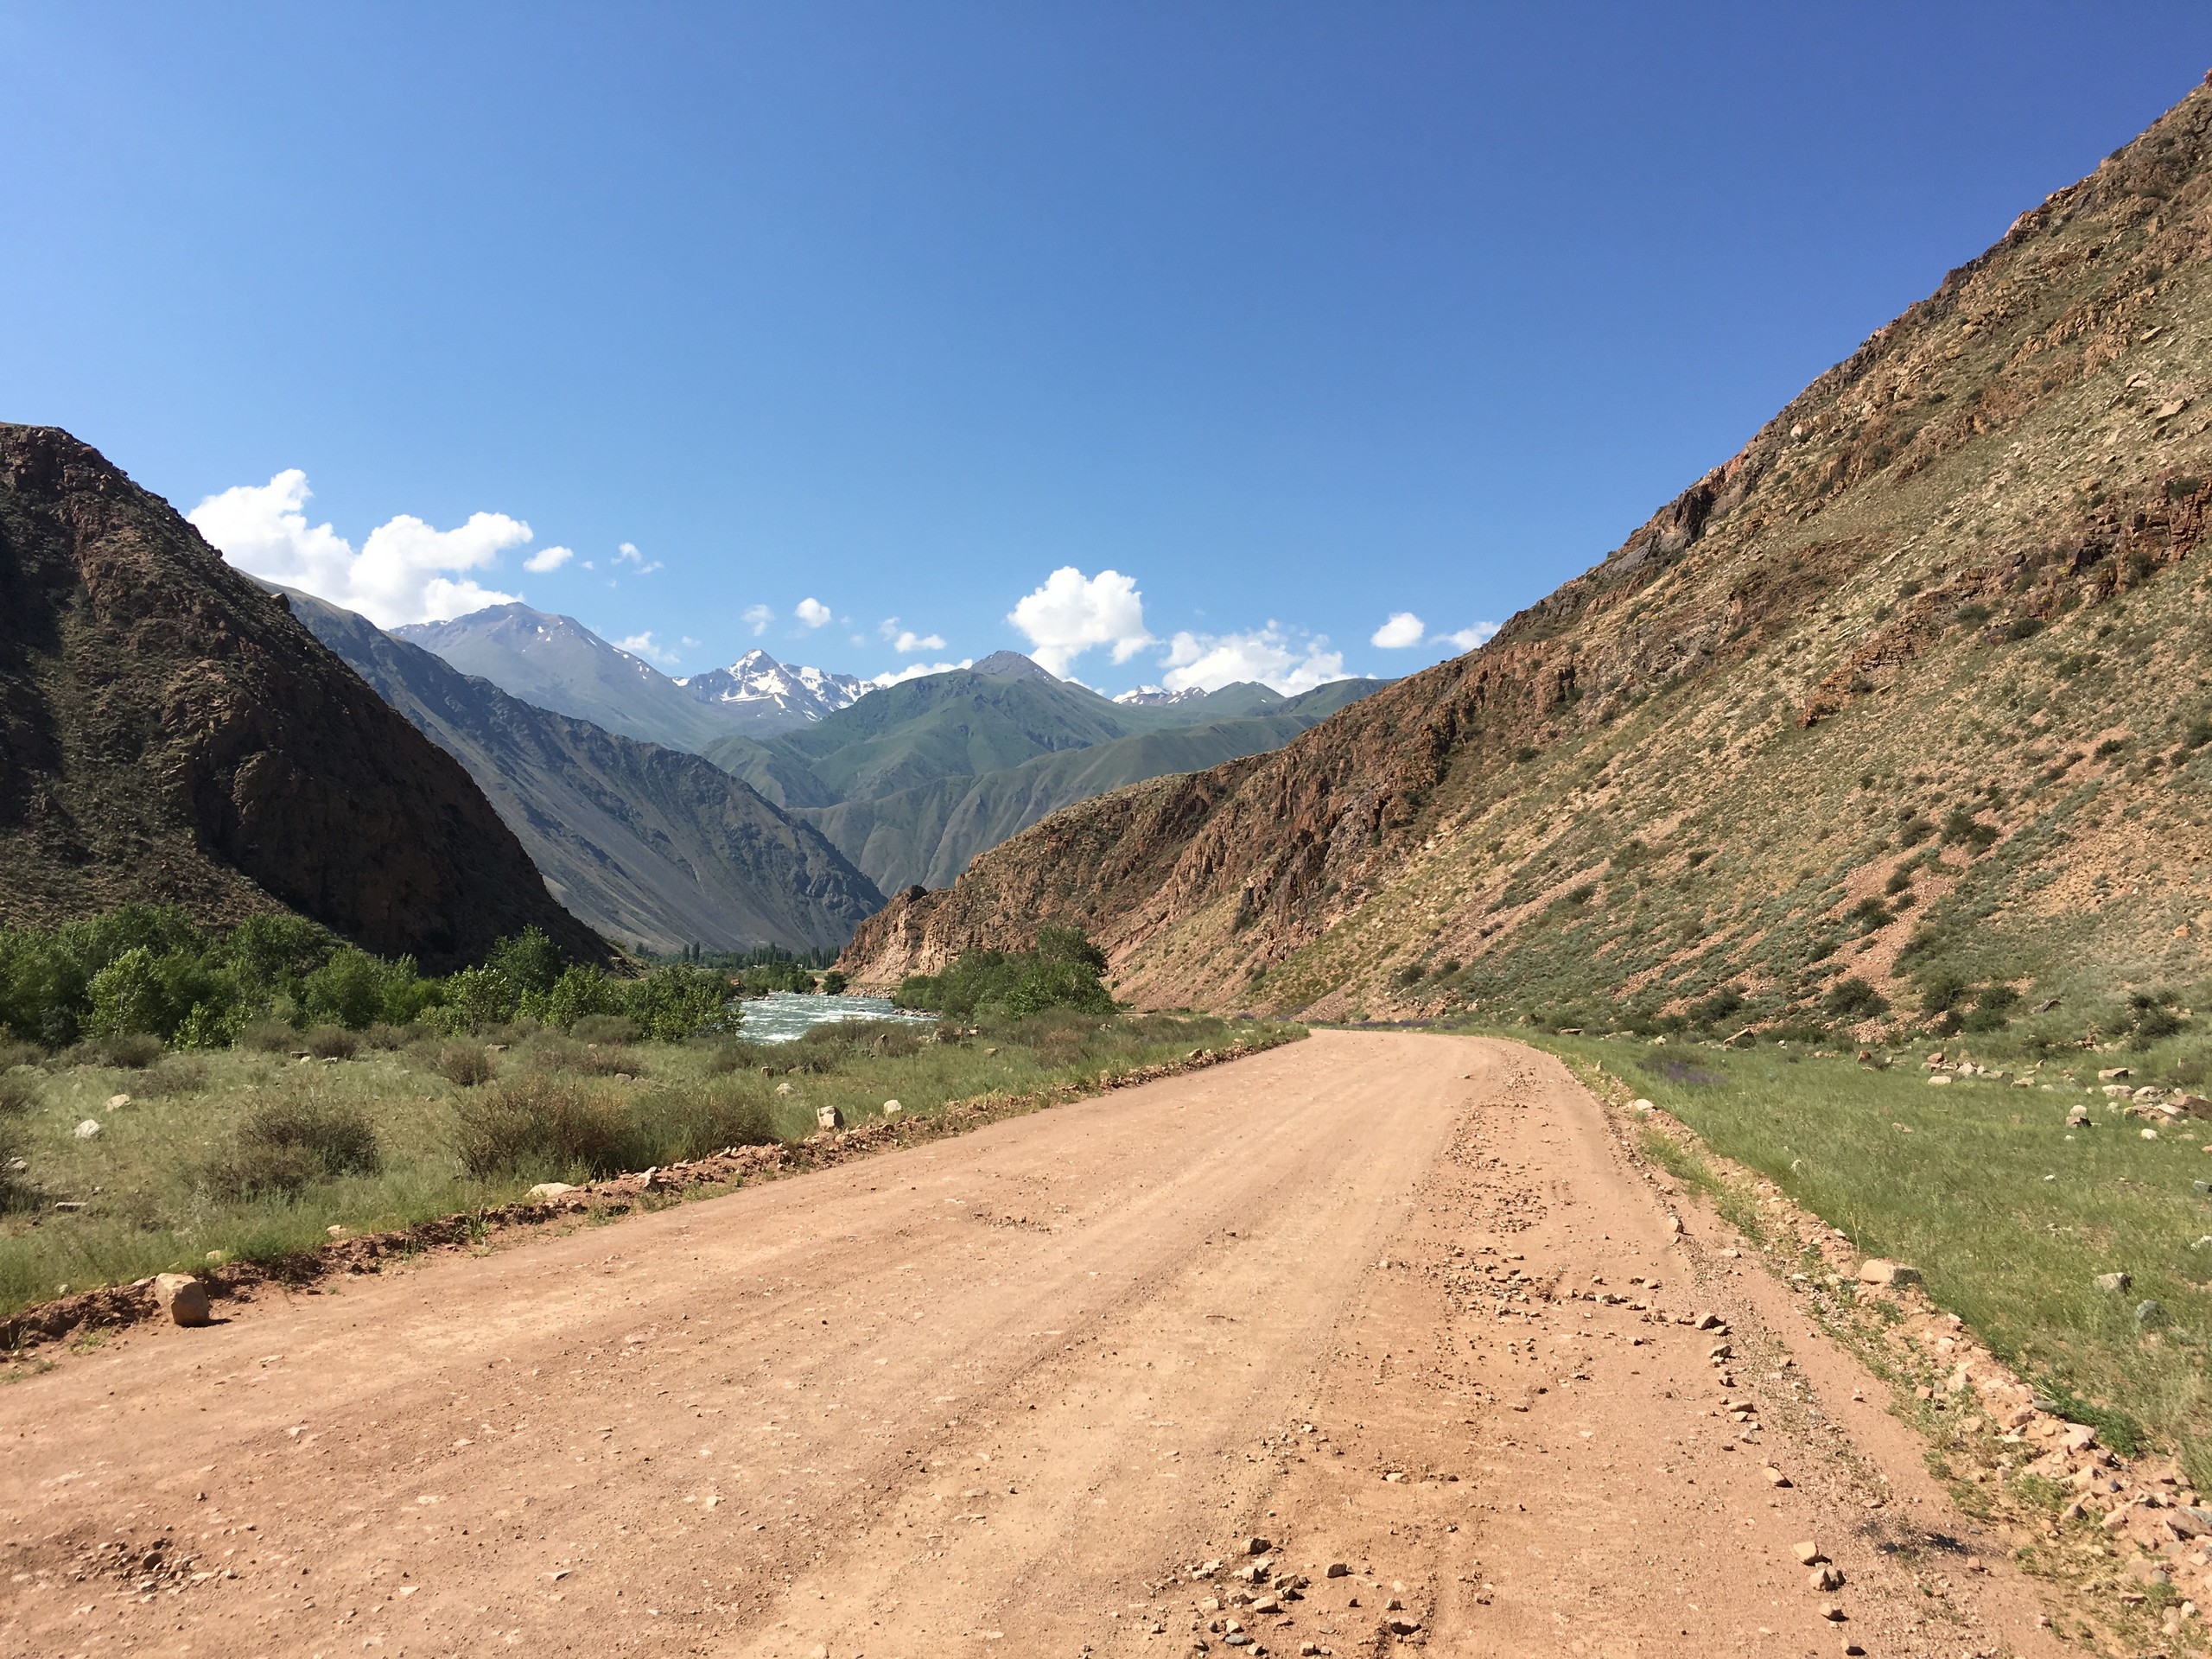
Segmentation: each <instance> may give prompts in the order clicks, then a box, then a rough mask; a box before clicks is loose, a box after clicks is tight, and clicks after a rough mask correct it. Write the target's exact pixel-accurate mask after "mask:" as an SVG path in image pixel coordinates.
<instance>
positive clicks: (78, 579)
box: [0, 426, 606, 971]
mask: <svg viewBox="0 0 2212 1659" xmlns="http://www.w3.org/2000/svg"><path fill="white" fill-rule="evenodd" d="M131 900H140V901H145V902H150V903H174V904H177V905H181V906H183V907H184V908H186V909H187V910H188V911H189V912H191V913H192V914H193V915H194V917H195V918H198V919H200V921H202V922H208V923H224V922H233V921H237V920H239V919H242V918H245V916H247V915H250V914H252V913H254V912H269V911H275V910H277V909H279V908H289V909H291V910H294V911H296V912H299V913H300V914H302V915H304V916H307V917H309V918H313V919H314V920H315V921H317V922H320V923H321V924H322V925H325V926H326V927H328V928H329V929H330V930H331V931H334V932H335V933H338V934H340V935H341V936H343V937H344V938H348V939H351V940H353V941H354V942H355V943H356V944H360V945H362V946H363V947H365V949H367V950H373V951H376V952H378V953H379V954H382V955H386V956H399V955H403V954H405V953H409V952H411V953H413V954H414V955H415V956H416V957H417V958H418V959H419V960H420V961H421V963H422V964H423V967H424V968H426V969H430V970H432V971H443V970H445V969H450V968H454V967H457V966H460V965H461V964H462V963H467V962H469V961H473V960H477V959H480V957H481V956H482V954H483V953H484V951H485V950H486V949H488V948H489V947H490V946H491V945H492V944H493V943H495V942H496V941H497V940H498V939H499V938H501V937H502V936H503V935H506V934H512V933H515V932H518V931H521V930H522V929H523V928H524V927H527V926H530V925H532V924H536V925H538V926H541V927H543V929H544V930H545V931H546V932H547V933H548V934H549V935H550V936H551V937H552V938H554V939H555V941H556V943H558V944H560V945H561V946H562V948H563V950H568V951H569V952H571V953H572V954H574V955H576V956H580V957H592V958H598V957H604V956H605V955H606V946H605V944H603V942H601V940H599V939H598V938H594V936H593V935H592V934H591V932H590V931H589V930H588V929H587V928H586V927H585V926H584V925H582V923H581V922H578V921H577V920H575V918H573V917H571V916H570V915H569V913H568V912H566V911H563V909H562V908H561V907H560V906H558V905H556V904H555V903H554V902H553V899H552V898H551V896H550V894H548V893H547V892H546V891H545V884H544V883H543V881H542V880H539V879H538V875H537V871H536V870H534V869H532V868H531V864H530V861H529V860H528V859H527V858H526V857H524V854H523V849H522V848H521V847H520V845H518V843H517V842H516V840H515V837H514V836H512V834H510V833H509V832H508V830H507V829H506V827H505V825H504V824H503V823H500V822H499V817H498V815H497V814H496V813H494V812H493V810H492V809H491V807H490V806H489V805H488V804H486V801H485V799H484V797H483V796H482V794H481V793H480V792H479V791H478V790H477V788H476V786H475V785H474V784H473V783H471V782H470V781H469V779H468V776H467V773H466V772H463V771H462V770H461V767H460V766H458V765H456V764H455V763H454V761H453V760H451V759H450V758H449V757H448V756H447V755H445V754H444V753H441V752H440V751H439V750H438V749H437V748H436V747H435V746H434V745H432V744H431V743H430V742H429V741H427V740H426V739H424V738H423V736H422V735H421V734H419V733H418V732H416V730H415V728H413V727H411V726H410V725H409V724H408V723H407V722H406V721H404V720H403V719H401V718H400V717H399V716H398V715H396V714H394V713H393V712H392V711H391V709H388V708H386V707H385V704H384V703H383V702H381V701H379V700H378V697H377V696H376V695H375V693H374V692H372V691H371V690H369V688H368V687H366V686H365V685H364V684H362V683H361V681H360V679H359V677H358V676H356V675H355V674H353V672H352V671H350V670H349V669H347V668H346V665H345V664H343V663H341V662H340V661H339V660H338V659H337V658H335V657H334V656H332V655H331V653H330V652H328V651H327V650H325V649H324V648H323V646H322V645H321V644H320V643H319V642H318V641H317V640H316V639H315V636H314V635H313V634H311V633H309V632H308V630H307V629H306V628H305V627H303V626H301V624H300V623H299V622H298V621H297V620H295V619H294V618H293V617H292V615H291V614H290V613H289V611H288V610H287V609H286V607H285V605H284V603H283V601H282V600H281V599H278V598H276V597H273V596H271V595H270V594H268V593H266V592H264V590H263V589H262V588H259V587H257V586H256V585H255V584H254V583H253V582H251V580H250V579H248V578H247V577H246V576H245V575H241V574H240V573H239V572H238V571H236V570H233V569H232V568H231V567H230V566H229V565H227V564H226V563H223V561H222V560H221V558H220V557H219V556H217V554H216V553H215V551H214V550H213V548H211V547H209V546H208V545H207V543H206V542H205V541H203V540H201V539H200V533H199V532H198V531H195V530H194V529H193V528H192V526H191V525H190V524H187V523H186V522H185V521H184V520H183V518H181V517H179V516H178V514H177V513H176V512H175V510H174V509H173V508H171V507H170V506H169V505H168V503H167V502H165V501H163V500H162V499H160V498H159V497H158V496H156V495H153V494H151V493H149V492H147V491H145V490H143V489H141V488H139V487H138V486H137V485H136V484H133V483H132V482H131V481H130V480H129V479H128V478H126V477H125V476H124V474H122V472H121V471H119V470H118V468H116V467H114V466H112V465H111V464H110V463H109V462H108V461H106V460H105V458H104V457H103V456H101V455H100V454H99V453H98V452H97V451H95V450H93V449H92V448H90V447H89V446H88V445H86V444H84V443H80V442H78V441H77V440H76V439H75V438H73V437H71V436H70V435H68V434H67V433H66V432H63V431H60V430H59V429H55V428H53V427H31V426H0V924H5V925H41V926H50V925H54V924H55V923H58V922H62V921H66V920H68V919H70V918H74V917H79V916H84V915H87V914H90V913H91V912H96V911H102V910H107V909H110V908H111V907H113V906H116V905H118V904H122V903H124V902H126V901H131Z"/></svg>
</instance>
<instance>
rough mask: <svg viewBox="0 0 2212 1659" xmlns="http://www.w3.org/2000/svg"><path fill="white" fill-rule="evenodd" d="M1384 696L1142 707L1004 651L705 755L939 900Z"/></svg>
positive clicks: (880, 871) (1242, 692) (1249, 695)
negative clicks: (1174, 783) (1109, 807)
mask: <svg viewBox="0 0 2212 1659" xmlns="http://www.w3.org/2000/svg"><path fill="white" fill-rule="evenodd" d="M1382 684H1383V682H1382V681H1378V680H1339V681H1338V682H1337V683H1335V684H1333V685H1327V686H1323V687H1321V688H1319V690H1313V691H1309V692H1307V693H1306V694H1305V696H1300V697H1285V696H1281V694H1280V693H1277V692H1274V691H1272V690H1268V688H1267V687H1266V686H1264V685H1256V684H1250V683H1244V684H1237V685H1230V686H1224V687H1223V688H1222V689H1221V690H1218V691H1215V692H1213V693H1211V695H1201V696H1192V697H1184V698H1180V699H1178V700H1177V701H1175V702H1173V703H1169V704H1165V705H1157V706H1155V705H1147V704H1136V705H1131V704H1125V703H1119V702H1114V701H1113V700H1111V699H1109V698H1106V697H1102V696H1099V695H1098V694H1097V693H1096V692H1095V691H1090V690H1085V689H1084V687H1082V686H1079V685H1071V684H1070V683H1067V682H1066V681H1065V680H1059V679H1056V678H1054V677H1052V675H1051V674H1048V673H1047V672H1046V671H1045V670H1044V669H1042V668H1040V667H1039V666H1038V665H1037V664H1035V663H1033V662H1032V661H1030V660H1029V658H1027V657H1023V656H1021V655H1020V654H1019V653H1017V652H998V653H996V654H995V655H994V656H991V657H987V658H984V659H983V660H982V662H980V663H977V664H976V666H975V667H974V668H972V669H967V670H963V671H958V672H955V673H949V674H932V675H929V676H927V677H924V678H921V679H916V680H908V681H906V683H903V684H900V685H894V686H888V687H885V688H883V689H881V690H876V691H874V692H872V693H870V694H869V695H868V696H866V697H864V698H862V699H861V701H860V702H856V703H855V704H854V705H853V706H852V707H851V708H849V709H842V710H841V711H839V712H838V713H836V714H835V715H829V716H828V717H826V718H824V719H823V720H822V721H818V722H817V723H816V724H814V725H812V726H810V727H808V728H805V729H804V730H803V731H796V732H787V733H784V734H780V735H778V736H774V737H769V738H765V739H754V738H747V737H730V738H724V739H722V740H721V741H718V742H716V743H715V744H714V745H712V746H711V747H709V749H708V751H707V753H708V758H709V760H713V761H715V764H717V765H718V766H724V767H726V768H728V770H729V771H730V772H734V773H735V774H736V775H737V776H739V777H741V778H742V779H745V780H746V781H747V782H748V783H750V784H751V785H753V787H754V788H756V789H758V790H759V791H760V792H761V794H763V795H765V796H766V797H767V798H769V799H770V800H772V801H773V802H775V803H776V804H779V806H782V807H783V808H784V809H785V810H786V811H788V812H789V813H790V814H791V817H794V818H798V819H800V820H802V821H804V822H808V823H813V824H815V825H816V826H817V828H819V829H821V831H822V832H823V835H825V836H828V837H829V840H830V842H832V843H833V844H835V845H836V847H837V848H838V849H839V850H840V851H842V852H843V853H844V855H846V856H847V857H848V858H849V859H851V860H852V861H853V862H854V863H855V864H857V865H859V866H860V868H861V869H862V870H863V871H864V872H866V873H867V874H868V877H869V879H870V880H873V881H874V882H875V884H876V885H877V886H878V887H881V888H882V889H884V891H886V892H891V891H893V890H894V889H897V888H899V887H910V886H913V885H915V884H918V883H919V884H924V885H927V884H931V883H936V884H938V885H942V884H943V883H944V882H946V881H949V880H951V879H952V878H953V877H954V876H957V874H959V873H960V872H961V871H962V870H963V869H965V868H967V866H968V861H969V860H970V859H971V858H973V857H974V856H975V855H976V854H977V853H979V852H982V851H983V850H984V849H986V848H988V847H992V846H995V845H996V844H997V843H998V842H1001V841H1002V840H1004V839H1005V838H1006V837H1007V836H1010V835H1013V834H1014V833H1015V832H1016V831H1017V830H1020V829H1023V828H1025V827H1027V825H1029V824H1031V823H1035V822H1036V821H1037V820H1038V819H1039V818H1040V817H1044V816H1045V815H1046V813H1048V812H1052V811H1056V810H1058V809H1059V808H1060V807H1062V806H1065V805H1067V804H1070V803H1071V802H1075V801H1079V800H1084V799H1086V798H1089V797H1090V796H1093V795H1096V794H1100V793H1103V792H1104V791H1109V790H1113V789H1118V788H1121V787H1122V785H1127V784H1132V783H1137V782H1141V780H1143V779H1147V778H1156V777H1158V776H1160V774H1161V773H1162V772H1187V771H1190V770H1192V768H1194V767H1200V766H1216V765H1218V764H1219V763H1220V762H1222V761H1224V760H1234V759H1236V757H1238V756H1240V755H1247V754H1254V753H1259V752H1261V751H1262V750H1266V749H1272V748H1276V747H1281V745H1282V744H1284V743H1287V742H1288V741H1290V740H1291V739H1292V738H1294V737H1295V736H1297V735H1298V734H1300V732H1302V731H1304V730H1306V728H1308V727H1310V726H1313V725H1314V724H1316V723H1318V722H1319V721H1321V720H1323V719H1325V718H1326V717H1327V716H1328V715H1331V714H1332V713H1334V712H1335V711H1336V710H1337V709H1340V708H1343V707H1344V705H1345V704H1346V703H1349V702H1354V701H1356V700H1357V699H1358V698H1360V697H1362V696H1365V695H1367V694H1368V693H1369V692H1370V691H1373V690H1377V689H1378V688H1379V687H1380V686H1381V685H1382Z"/></svg>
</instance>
